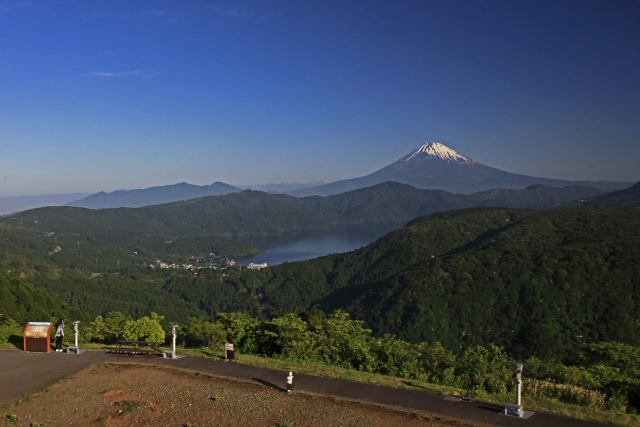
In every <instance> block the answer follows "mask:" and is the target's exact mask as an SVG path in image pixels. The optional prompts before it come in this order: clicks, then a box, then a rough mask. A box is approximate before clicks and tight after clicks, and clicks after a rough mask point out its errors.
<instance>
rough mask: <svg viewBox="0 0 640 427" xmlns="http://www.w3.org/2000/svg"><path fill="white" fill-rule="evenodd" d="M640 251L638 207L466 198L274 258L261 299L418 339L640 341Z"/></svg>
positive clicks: (522, 346)
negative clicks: (347, 240)
mask: <svg viewBox="0 0 640 427" xmlns="http://www.w3.org/2000/svg"><path fill="white" fill-rule="evenodd" d="M638 259H640V214H639V213H638V211H637V210H635V209H602V208H600V209H598V208H576V209H565V210H559V211H547V212H538V211H516V210H506V209H468V210H460V211H452V212H445V213H441V214H435V215H432V216H427V217H422V218H419V219H416V220H414V221H412V222H411V223H409V224H407V225H406V226H405V227H403V228H402V229H400V230H397V231H395V232H392V233H390V234H389V235H387V236H385V237H384V238H382V239H380V240H378V241H377V242H375V243H373V244H371V245H369V246H367V247H366V248H362V249H360V250H358V251H354V252H351V253H348V254H339V255H331V256H328V257H323V258H320V259H317V260H312V261H308V262H306V263H293V264H284V265H281V266H276V267H274V268H272V269H270V270H269V273H270V274H271V276H269V277H265V278H264V283H265V284H264V289H263V292H264V294H265V301H264V303H265V304H267V305H269V306H271V307H272V308H273V309H277V310H284V311H295V310H298V309H308V308H309V307H312V306H316V305H317V306H319V307H320V308H322V309H323V310H332V309H335V308H345V309H347V310H348V311H349V312H350V313H351V314H352V315H353V316H354V317H355V318H358V319H361V320H364V321H365V322H366V324H368V325H370V326H372V327H373V328H374V330H376V331H378V332H379V333H383V332H389V333H393V334H397V335H398V336H400V337H402V338H404V339H408V340H410V341H413V342H420V341H440V342H443V343H444V344H445V345H446V346H448V347H451V348H453V347H457V346H462V345H468V344H479V343H487V342H491V343H495V344H497V345H502V346H504V347H505V348H506V349H507V350H508V351H509V352H511V353H514V354H518V355H523V356H528V355H531V354H536V355H538V356H545V357H563V356H567V355H568V354H570V353H571V352H573V351H575V350H576V349H577V348H579V344H581V343H584V342H598V341H619V342H624V343H629V344H633V345H638V344H640V315H639V314H638V313H639V312H640V310H639V309H640V263H639V262H638ZM263 274H268V273H267V272H264V273H263Z"/></svg>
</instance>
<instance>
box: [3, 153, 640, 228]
mask: <svg viewBox="0 0 640 427" xmlns="http://www.w3.org/2000/svg"><path fill="white" fill-rule="evenodd" d="M384 182H398V183H402V184H407V185H410V186H412V187H415V188H418V189H431V190H443V191H445V192H448V193H457V194H467V195H471V196H472V200H473V201H474V203H476V202H478V203H479V204H480V205H482V204H483V203H485V204H486V205H490V206H496V204H497V205H499V206H510V207H523V208H524V207H543V206H549V205H552V204H554V203H564V202H567V201H568V200H573V199H578V198H588V197H592V196H596V195H598V194H600V193H602V192H605V191H612V190H620V189H624V188H627V187H629V186H630V185H631V184H632V183H629V182H609V181H564V180H557V179H550V178H539V177H532V176H527V175H520V174H515V173H510V172H505V171H502V170H500V169H496V168H493V167H490V166H486V165H483V164H481V163H478V162H476V161H475V160H473V159H471V158H469V157H467V156H464V155H462V154H460V153H458V152H457V151H455V150H453V149H451V148H449V147H447V146H445V145H444V144H441V143H439V142H428V143H425V144H422V145H421V146H420V147H418V148H417V149H416V150H414V151H413V152H411V153H409V154H407V155H406V156H404V157H403V158H401V159H399V160H397V161H395V162H393V163H391V164H390V165H388V166H386V167H384V168H382V169H380V170H378V171H376V172H373V173H371V174H369V175H366V176H363V177H359V178H352V179H346V180H341V181H336V182H332V183H328V184H321V185H313V184H299V183H281V184H264V185H258V186H252V187H251V189H253V190H260V191H265V192H268V193H281V194H288V195H291V196H296V197H306V196H312V195H314V196H331V195H336V194H342V193H346V192H349V191H353V190H358V189H362V188H367V187H372V186H376V185H378V184H382V183H384ZM550 187H553V188H563V190H562V192H560V193H564V194H562V195H561V194H560V193H559V192H554V195H553V196H550V193H549V191H548V188H550ZM244 188H246V187H242V188H241V187H240V186H233V185H229V184H225V183H223V182H214V183H213V184H210V185H204V186H199V185H193V184H187V183H184V182H183V183H179V184H174V185H166V186H158V187H150V188H145V189H136V190H118V191H114V192H111V193H105V192H99V193H96V194H92V195H88V196H87V195H86V194H66V195H65V194H63V195H55V196H24V197H21V198H10V197H6V198H2V199H0V215H3V214H7V213H12V212H18V211H21V210H27V209H33V208H37V207H42V206H61V205H66V206H73V207H84V208H89V209H107V208H119V207H128V208H137V207H143V206H151V205H158V204H164V203H171V202H177V201H182V200H189V199H195V198H199V197H207V196H217V195H224V194H229V193H234V192H238V191H242V190H243V189H244ZM586 188H590V189H589V190H586ZM522 189H526V191H525V192H524V193H527V195H526V196H525V195H524V193H523V192H514V190H522ZM594 189H595V190H596V192H595V193H594ZM536 192H537V193H538V194H537V195H536V194H535V193H536ZM476 193H479V194H476ZM514 197H516V198H521V199H522V200H521V201H520V202H516V200H515V199H514ZM536 197H537V198H538V200H537V203H535V204H533V205H532V202H533V200H532V198H536ZM547 197H551V198H547ZM572 198H573V199H572ZM498 202H499V203H498ZM594 203H595V202H594ZM612 203H613V202H612Z"/></svg>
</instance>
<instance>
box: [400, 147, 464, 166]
mask: <svg viewBox="0 0 640 427" xmlns="http://www.w3.org/2000/svg"><path fill="white" fill-rule="evenodd" d="M424 157H428V158H433V159H438V160H444V161H446V162H452V163H466V164H472V163H475V161H474V160H472V159H470V158H469V157H467V156H463V155H462V154H460V153H458V152H457V151H456V150H454V149H452V148H449V147H447V146H446V145H444V144H441V143H439V142H425V143H424V144H422V145H421V146H420V147H418V148H417V149H416V150H415V151H413V152H412V153H410V154H408V155H406V156H405V157H403V158H402V159H400V160H398V161H397V163H404V162H408V161H410V160H412V159H415V158H424Z"/></svg>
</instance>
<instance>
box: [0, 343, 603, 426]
mask: <svg viewBox="0 0 640 427" xmlns="http://www.w3.org/2000/svg"><path fill="white" fill-rule="evenodd" d="M100 362H135V363H144V364H156V365H165V366H174V367H177V368H180V369H188V370H192V371H198V372H206V373H211V374H215V375H220V376H224V377H230V378H240V379H244V380H249V381H254V382H258V383H260V384H263V385H265V386H267V387H273V388H275V389H283V388H284V387H285V380H286V372H283V371H279V370H273V369H265V368H256V367H251V366H246V365H239V364H235V363H230V362H224V361H220V360H212V359H204V358H200V357H188V356H187V357H182V358H177V359H162V358H153V359H147V358H127V357H115V356H112V355H110V354H108V353H105V352H102V351H87V352H84V353H81V354H66V353H56V352H52V353H27V352H23V351H20V350H2V351H0V367H1V368H0V369H1V370H0V384H1V386H0V407H3V406H5V405H8V404H12V403H14V402H16V401H17V400H18V399H20V398H21V397H22V396H24V395H26V394H29V393H33V392H35V391H38V390H41V389H43V388H45V387H47V386H49V385H52V384H54V383H55V382H57V381H58V380H60V379H61V378H64V377H69V376H72V375H73V374H75V373H77V372H79V371H81V370H83V369H85V368H87V367H89V366H91V365H93V364H95V363H100ZM294 374H295V372H294ZM294 384H295V388H296V390H302V391H308V392H312V393H318V394H324V395H331V396H337V397H343V398H348V399H356V400H360V401H366V402H373V403H380V404H385V405H393V406H399V407H403V408H409V409H416V410H419V411H424V412H431V413H435V414H441V415H444V416H448V417H453V418H458V419H465V420H472V421H477V422H483V423H488V424H492V425H496V426H518V427H602V426H604V425H605V424H600V423H594V422H589V421H580V420H575V419H572V418H566V417H560V416H556V415H551V414H545V413H535V414H534V415H533V416H531V417H530V418H528V419H521V418H515V417H509V416H504V415H500V412H501V411H502V409H503V407H500V406H495V405H492V404H487V403H483V402H474V401H472V402H468V401H450V400H445V399H443V398H442V397H441V396H439V395H436V394H432V393H427V392H423V391H419V390H404V389H396V388H392V387H380V386H373V385H367V384H359V383H353V382H348V381H341V380H335V379H329V378H322V377H315V376H311V375H303V374H295V380H294ZM525 409H526V408H525Z"/></svg>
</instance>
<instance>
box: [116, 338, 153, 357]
mask: <svg viewBox="0 0 640 427" xmlns="http://www.w3.org/2000/svg"><path fill="white" fill-rule="evenodd" d="M159 347H160V343H159V342H153V341H127V340H118V341H116V346H115V347H114V348H112V349H111V350H110V351H109V352H110V353H111V354H114V355H116V356H144V357H155V356H162V351H160V349H159Z"/></svg>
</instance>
